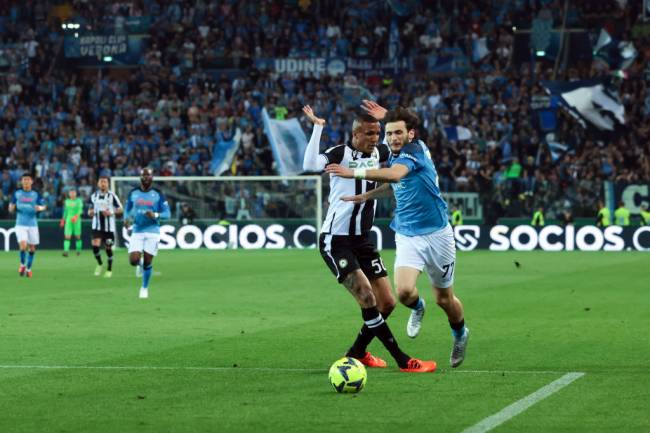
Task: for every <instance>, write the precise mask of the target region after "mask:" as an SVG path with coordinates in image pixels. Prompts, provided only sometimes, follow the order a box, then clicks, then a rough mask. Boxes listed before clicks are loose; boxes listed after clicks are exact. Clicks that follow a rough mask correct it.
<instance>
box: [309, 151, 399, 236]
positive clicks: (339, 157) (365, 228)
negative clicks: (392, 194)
mask: <svg viewBox="0 0 650 433" xmlns="http://www.w3.org/2000/svg"><path fill="white" fill-rule="evenodd" d="M321 155H322V156H324V157H325V158H326V159H327V164H334V163H336V164H340V165H342V166H344V167H349V168H352V169H355V168H372V169H375V168H380V164H381V163H382V162H385V161H387V160H388V156H389V155H390V149H389V148H388V145H386V144H383V143H380V144H379V145H378V146H377V147H376V148H375V149H374V150H373V151H372V153H363V152H360V151H358V150H356V149H355V148H354V147H352V146H351V145H348V144H342V145H340V146H334V147H331V148H329V149H327V150H326V151H325V152H324V153H322V154H321ZM376 187H377V182H373V181H371V180H365V179H344V178H342V177H338V176H333V175H330V194H329V199H328V201H329V208H328V209H327V216H326V217H325V221H324V222H323V228H322V230H321V232H322V233H325V234H330V235H361V234H364V233H367V232H369V231H370V229H371V228H372V224H373V221H374V219H375V207H376V201H375V200H368V201H366V202H364V203H360V204H355V203H352V202H347V201H342V200H341V197H344V196H352V195H358V194H362V193H364V192H367V191H371V190H373V189H375V188H376Z"/></svg>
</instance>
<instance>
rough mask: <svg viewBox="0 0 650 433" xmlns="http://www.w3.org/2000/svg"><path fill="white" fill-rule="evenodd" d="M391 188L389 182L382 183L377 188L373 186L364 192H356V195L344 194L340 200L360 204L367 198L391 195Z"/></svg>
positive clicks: (372, 198)
mask: <svg viewBox="0 0 650 433" xmlns="http://www.w3.org/2000/svg"><path fill="white" fill-rule="evenodd" d="M392 192H393V190H392V189H391V187H390V184H388V183H384V184H382V185H380V186H379V187H378V188H375V189H373V190H371V191H368V192H364V193H363V194H358V195H346V196H344V197H341V200H343V201H351V202H352V203H354V204H360V203H363V202H365V201H368V200H374V199H376V198H379V197H387V196H389V195H392Z"/></svg>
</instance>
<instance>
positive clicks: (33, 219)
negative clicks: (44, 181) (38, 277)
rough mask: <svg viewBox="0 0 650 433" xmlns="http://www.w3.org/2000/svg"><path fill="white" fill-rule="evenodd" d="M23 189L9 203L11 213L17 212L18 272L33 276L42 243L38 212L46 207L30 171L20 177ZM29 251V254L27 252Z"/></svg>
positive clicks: (22, 274) (21, 274) (15, 193)
mask: <svg viewBox="0 0 650 433" xmlns="http://www.w3.org/2000/svg"><path fill="white" fill-rule="evenodd" d="M20 183H21V185H22V189H19V190H17V191H16V192H14V194H13V196H12V197H11V202H10V203H9V213H14V212H16V237H17V239H18V244H19V246H20V267H19V268H18V274H19V275H20V276H21V277H22V276H26V277H29V278H31V277H32V264H33V263H34V254H36V247H37V246H38V244H39V243H40V238H39V233H38V220H37V214H38V212H42V211H44V210H45V209H46V206H45V202H44V201H43V197H41V195H40V194H39V193H38V192H36V191H34V190H33V189H32V184H33V183H34V179H33V178H32V175H31V174H29V173H25V174H23V175H22V177H21V178H20ZM28 251H29V254H27V252H28Z"/></svg>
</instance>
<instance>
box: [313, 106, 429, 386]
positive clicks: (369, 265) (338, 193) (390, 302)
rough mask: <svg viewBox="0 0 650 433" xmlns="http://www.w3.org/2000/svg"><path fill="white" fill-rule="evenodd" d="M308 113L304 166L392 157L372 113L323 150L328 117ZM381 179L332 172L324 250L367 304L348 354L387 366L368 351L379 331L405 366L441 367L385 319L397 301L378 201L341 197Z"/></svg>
mask: <svg viewBox="0 0 650 433" xmlns="http://www.w3.org/2000/svg"><path fill="white" fill-rule="evenodd" d="M303 111H304V113H305V114H306V115H307V117H309V119H310V120H311V121H312V122H313V123H314V130H313V132H312V136H311V139H310V140H309V143H308V145H307V149H306V150H305V157H304V161H303V169H304V170H305V171H323V169H325V167H326V166H327V165H328V164H333V163H337V164H344V165H346V166H350V167H375V168H378V167H379V164H380V162H382V161H385V160H386V159H387V158H388V154H389V151H388V148H387V147H386V146H385V145H382V146H380V147H378V145H377V143H378V141H379V134H380V127H379V122H378V121H376V120H375V119H373V118H372V117H370V116H367V115H361V116H359V117H358V118H356V119H355V120H354V123H353V126H352V143H351V144H350V145H347V144H346V145H340V146H334V147H332V148H330V149H327V150H326V151H325V152H324V153H319V142H320V136H321V133H322V130H323V126H324V125H325V120H323V119H320V118H318V117H316V116H315V115H314V113H313V110H312V109H311V107H309V106H305V107H304V108H303ZM375 186H376V184H375V182H369V181H364V180H354V179H352V180H350V179H342V178H340V177H331V178H330V195H329V203H330V207H329V209H328V211H327V216H326V217H325V222H324V223H323V228H322V232H321V234H320V242H319V244H320V252H321V256H322V257H323V260H324V261H325V263H326V264H327V266H328V267H329V268H330V270H331V271H332V273H333V274H334V275H335V276H336V279H337V281H338V282H339V283H340V284H342V285H343V286H345V288H346V289H348V291H349V292H350V293H351V294H352V296H353V297H354V298H355V299H356V301H357V303H358V304H359V306H360V307H361V316H362V317H363V320H364V325H363V327H362V328H361V331H360V332H359V334H358V336H357V339H356V340H355V342H354V344H353V345H352V347H351V348H350V349H349V351H348V353H347V356H351V357H354V358H356V359H358V360H359V361H361V362H362V363H363V364H365V365H366V366H369V367H386V362H385V361H384V360H382V359H380V358H378V357H376V356H373V355H371V354H370V352H368V351H367V347H368V344H369V343H370V341H371V340H372V339H373V338H374V337H377V338H378V339H379V340H380V341H381V342H382V344H383V345H384V347H386V349H387V350H388V351H389V352H390V354H391V355H392V357H393V358H394V359H395V361H396V362H397V365H398V366H399V368H400V370H401V371H404V372H414V373H424V372H433V371H435V369H436V363H435V362H434V361H421V360H419V359H415V358H411V357H410V356H409V355H407V354H406V353H404V352H403V351H402V350H401V349H400V348H399V346H398V344H397V341H396V340H395V337H394V336H393V333H392V332H391V330H390V328H389V327H388V324H387V323H386V321H385V319H386V318H387V317H388V315H389V314H390V313H391V311H392V310H393V308H394V307H395V298H394V297H393V293H392V289H391V286H390V282H389V281H388V278H387V272H386V268H385V267H384V263H383V262H382V260H381V257H380V256H379V253H378V252H377V248H376V247H375V245H374V243H373V241H372V239H371V238H370V230H371V228H372V223H373V220H374V215H375V202H374V200H373V201H369V202H367V203H363V204H353V203H347V202H343V201H341V197H343V196H345V195H349V194H361V193H364V192H366V191H371V190H373V189H374V188H375Z"/></svg>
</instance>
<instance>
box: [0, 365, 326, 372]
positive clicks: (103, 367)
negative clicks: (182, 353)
mask: <svg viewBox="0 0 650 433" xmlns="http://www.w3.org/2000/svg"><path fill="white" fill-rule="evenodd" d="M0 369H3V370H10V369H22V370H174V371H178V370H186V371H236V370H249V371H251V370H252V371H327V369H325V368H283V367H278V368H273V367H239V366H237V367H183V366H178V367H171V366H152V365H151V366H150V365H142V366H137V365H133V366H131V365H0Z"/></svg>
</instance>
